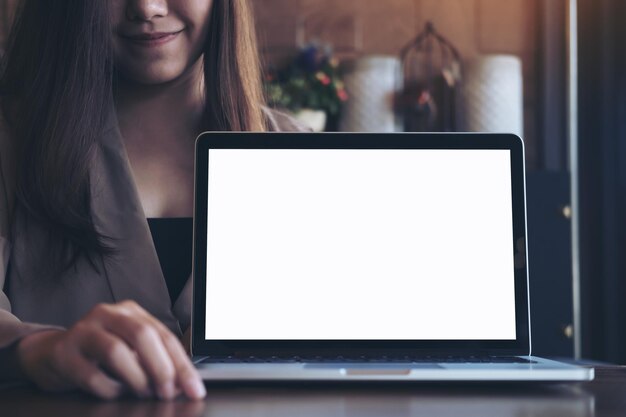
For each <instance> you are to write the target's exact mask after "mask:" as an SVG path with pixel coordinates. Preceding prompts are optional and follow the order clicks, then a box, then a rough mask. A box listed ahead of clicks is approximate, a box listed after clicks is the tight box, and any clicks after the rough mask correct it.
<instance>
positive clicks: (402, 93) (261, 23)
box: [0, 0, 626, 363]
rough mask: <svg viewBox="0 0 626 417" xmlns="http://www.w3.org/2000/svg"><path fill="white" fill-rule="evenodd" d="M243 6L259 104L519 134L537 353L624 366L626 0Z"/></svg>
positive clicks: (294, 0) (397, 128)
mask: <svg viewBox="0 0 626 417" xmlns="http://www.w3.org/2000/svg"><path fill="white" fill-rule="evenodd" d="M19 1H20V0H0V49H1V48H2V46H3V45H4V43H5V42H6V37H7V34H8V31H9V29H10V25H11V21H12V16H13V14H14V11H15V7H16V6H17V5H18V3H19ZM252 3H253V6H254V10H255V14H256V21H257V29H258V35H259V39H260V54H261V57H262V60H263V65H264V70H265V75H264V83H265V89H266V94H267V97H268V100H269V102H270V104H271V105H272V106H274V107H277V108H281V109H284V110H286V111H288V112H291V113H293V114H294V115H296V117H298V118H299V119H300V120H301V121H302V122H303V123H306V124H308V125H309V126H311V128H313V129H315V130H318V131H372V132H401V131H418V132H419V131H474V132H511V133H515V134H517V135H519V136H521V137H522V138H523V139H524V142H525V147H526V165H527V187H528V190H527V192H528V239H529V252H530V253H529V260H530V291H531V310H532V315H531V316H532V317H531V322H532V337H533V339H532V342H533V353H534V354H540V355H546V356H554V357H562V358H574V357H575V358H587V359H595V360H599V361H607V362H615V363H626V302H624V303H622V300H623V299H624V298H626V256H625V255H626V251H625V250H626V236H625V233H624V232H625V231H626V221H625V218H626V210H625V208H626V207H625V205H626V194H625V193H624V191H625V190H624V183H625V182H626V114H623V113H625V112H626V85H625V81H626V80H625V79H624V74H626V48H624V47H623V46H622V45H623V44H624V41H626V33H625V32H626V29H625V28H624V25H623V24H622V22H624V21H626V2H623V1H621V0H385V1H380V0H341V1H336V0H252ZM33 30H36V28H33ZM622 167H624V168H622ZM458 210H463V206H462V202H461V203H460V204H459V207H458Z"/></svg>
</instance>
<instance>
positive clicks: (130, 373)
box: [80, 326, 153, 398]
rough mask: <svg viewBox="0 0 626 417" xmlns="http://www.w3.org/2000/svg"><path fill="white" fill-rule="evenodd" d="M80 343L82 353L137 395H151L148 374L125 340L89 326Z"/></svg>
mask: <svg viewBox="0 0 626 417" xmlns="http://www.w3.org/2000/svg"><path fill="white" fill-rule="evenodd" d="M80 345H81V349H82V351H83V353H84V354H85V355H86V356H87V357H88V358H90V359H93V360H94V361H96V362H97V363H99V364H100V365H101V366H102V367H104V368H105V369H106V370H107V371H109V372H110V373H111V374H112V375H113V376H114V377H116V378H117V379H119V380H120V381H122V382H124V383H125V384H126V385H127V386H128V387H130V388H131V389H132V390H133V391H134V392H135V394H137V396H139V397H141V398H148V397H151V396H152V395H153V394H152V390H151V389H150V381H149V379H148V375H146V372H145V371H144V370H143V369H142V367H141V365H140V364H139V361H138V358H137V355H136V354H135V353H134V352H133V351H132V350H131V349H130V348H129V347H128V345H127V344H126V342H125V341H123V340H122V339H120V338H119V337H116V336H114V335H113V334H111V333H107V332H106V331H105V330H104V329H99V328H97V327H95V326H90V327H89V329H88V330H86V331H85V332H84V333H83V335H82V340H80Z"/></svg>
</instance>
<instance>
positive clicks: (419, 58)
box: [397, 22, 461, 132]
mask: <svg viewBox="0 0 626 417" xmlns="http://www.w3.org/2000/svg"><path fill="white" fill-rule="evenodd" d="M400 57H401V59H402V70H403V77H404V82H403V85H404V88H403V90H402V92H401V93H400V95H399V97H398V102H397V105H398V107H399V109H398V111H399V113H400V114H402V117H403V119H404V130H405V131H407V132H451V131H456V130H458V128H459V115H460V111H459V105H458V93H459V91H460V88H459V87H460V82H461V56H460V54H459V52H458V51H457V49H456V48H455V47H454V46H453V45H452V44H451V43H450V42H449V41H448V40H447V39H446V38H445V37H443V36H442V35H441V34H440V33H439V32H437V30H435V27H434V25H433V24H432V22H427V23H426V26H425V28H424V31H423V32H421V33H420V34H418V35H417V37H416V38H415V39H414V40H413V41H411V42H410V43H409V44H407V45H406V46H405V47H404V48H402V51H401V53H400Z"/></svg>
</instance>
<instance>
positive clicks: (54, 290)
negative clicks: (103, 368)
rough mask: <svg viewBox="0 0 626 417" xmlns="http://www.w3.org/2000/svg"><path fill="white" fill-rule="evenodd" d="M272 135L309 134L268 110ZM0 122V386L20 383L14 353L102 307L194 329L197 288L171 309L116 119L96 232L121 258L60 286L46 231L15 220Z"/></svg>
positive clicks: (10, 162)
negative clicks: (137, 308)
mask: <svg viewBox="0 0 626 417" xmlns="http://www.w3.org/2000/svg"><path fill="white" fill-rule="evenodd" d="M265 113H266V116H267V119H268V121H269V124H270V130H274V131H303V130H306V129H304V128H303V127H302V126H301V125H299V124H298V123H297V122H295V121H294V120H293V119H292V118H290V117H289V116H287V115H285V114H283V113H279V112H276V111H272V110H266V112H265ZM13 145H14V144H13V141H12V138H11V134H10V132H9V131H8V129H7V127H6V123H5V122H4V120H0V381H7V380H12V379H15V378H16V377H17V369H16V367H15V366H14V364H13V363H12V362H13V359H14V349H13V347H14V345H15V343H16V342H17V341H18V340H19V339H20V338H22V337H24V336H25V335H28V334H31V333H34V332H37V331H41V330H42V329H49V328H51V327H60V328H64V327H69V326H71V325H72V324H73V323H75V322H76V321H78V320H79V319H80V318H81V317H83V316H84V315H85V314H86V313H87V312H88V311H89V310H90V309H92V308H93V307H94V306H95V305H96V304H98V303H114V302H119V301H122V300H127V299H132V300H135V301H137V302H138V303H139V304H140V305H141V306H143V307H144V308H145V309H146V310H147V311H149V312H150V313H151V314H152V315H154V316H155V317H157V318H158V319H159V320H161V321H162V322H163V323H164V324H165V325H166V326H167V327H168V328H169V329H170V330H172V331H173V332H174V333H175V334H177V335H180V334H181V332H182V331H184V330H185V329H187V328H188V326H189V323H190V317H191V280H190V279H188V280H187V284H186V285H185V287H184V289H183V291H182V293H181V294H180V296H179V297H178V299H177V300H176V302H175V303H174V304H173V305H172V304H171V301H170V298H169V294H168V291H167V287H166V285H165V279H164V277H163V273H162V271H161V268H160V266H159V261H158V257H157V254H156V251H155V248H154V244H153V242H152V237H151V234H150V230H149V228H148V223H147V220H146V216H145V214H144V211H143V208H142V206H141V203H140V200H139V197H138V193H137V189H136V186H135V184H134V182H133V177H132V175H131V170H130V166H129V162H128V157H127V155H126V150H125V147H124V143H123V139H122V137H121V134H120V130H119V126H118V122H117V118H116V115H115V111H114V110H111V111H110V116H109V122H108V123H107V128H106V129H105V130H104V131H103V132H102V137H101V141H100V142H99V144H98V147H97V151H96V153H95V158H94V161H93V164H92V166H91V171H90V178H91V183H92V185H91V194H92V209H93V220H94V223H95V227H96V228H97V229H98V230H99V231H100V232H102V233H103V234H104V235H106V236H112V237H114V238H115V239H116V241H115V246H116V249H117V252H116V254H115V255H114V256H113V257H112V258H111V259H106V260H100V261H97V262H96V265H95V266H96V268H94V267H93V266H92V265H90V264H89V263H88V262H87V261H86V260H84V259H80V260H79V261H78V263H77V264H76V265H75V267H74V268H71V269H70V270H68V271H67V272H66V273H65V274H64V276H63V277H62V279H61V280H54V281H52V280H48V279H45V278H46V277H45V274H46V271H45V269H42V267H41V265H40V263H38V262H37V260H38V259H42V256H43V254H45V252H46V250H47V249H46V244H45V239H44V238H43V237H44V235H43V233H44V232H43V231H42V230H40V229H39V228H38V227H37V226H35V225H33V224H29V222H28V218H27V217H26V216H25V215H24V213H22V212H20V210H19V209H17V210H16V211H15V212H14V207H13V206H14V200H15V197H14V192H15V183H14V178H15V169H16V167H15V162H16V161H15V153H14V147H13Z"/></svg>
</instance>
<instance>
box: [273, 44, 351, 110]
mask: <svg viewBox="0 0 626 417" xmlns="http://www.w3.org/2000/svg"><path fill="white" fill-rule="evenodd" d="M338 67H339V61H338V60H337V59H336V58H335V57H333V56H332V53H331V52H330V50H329V48H321V47H319V46H317V45H314V44H312V45H309V46H307V47H306V48H303V49H302V50H301V51H300V52H299V53H298V55H297V56H296V57H295V59H294V60H293V61H292V62H291V63H290V64H289V65H287V66H286V68H284V69H283V70H281V71H273V72H269V73H268V75H267V77H266V81H265V92H266V95H267V99H268V102H269V104H270V105H273V106H276V107H282V108H285V109H288V110H290V111H293V112H298V111H300V110H302V109H315V110H324V111H325V112H326V113H328V114H329V115H330V116H335V115H337V114H338V113H339V110H340V109H341V104H342V103H343V102H344V101H346V100H347V99H348V94H347V93H346V90H345V87H344V84H343V82H342V81H341V78H340V75H339V70H338Z"/></svg>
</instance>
